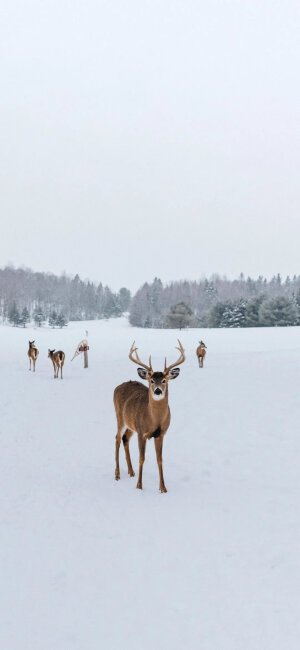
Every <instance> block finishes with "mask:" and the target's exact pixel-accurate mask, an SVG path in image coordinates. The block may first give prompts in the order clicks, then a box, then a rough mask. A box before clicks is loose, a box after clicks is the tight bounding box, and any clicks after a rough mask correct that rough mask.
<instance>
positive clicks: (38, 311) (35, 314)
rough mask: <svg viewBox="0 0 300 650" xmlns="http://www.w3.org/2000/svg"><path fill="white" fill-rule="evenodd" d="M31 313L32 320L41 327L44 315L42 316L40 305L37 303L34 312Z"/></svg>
mask: <svg viewBox="0 0 300 650" xmlns="http://www.w3.org/2000/svg"><path fill="white" fill-rule="evenodd" d="M32 315H33V320H34V322H35V324H36V325H37V326H38V327H41V326H42V324H43V322H44V321H45V316H44V313H43V310H42V307H41V305H37V306H36V307H35V309H34V312H33V314H32Z"/></svg>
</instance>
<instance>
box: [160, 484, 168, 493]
mask: <svg viewBox="0 0 300 650" xmlns="http://www.w3.org/2000/svg"><path fill="white" fill-rule="evenodd" d="M159 489H160V491H161V492H168V490H167V488H166V487H165V485H163V486H160V488H159Z"/></svg>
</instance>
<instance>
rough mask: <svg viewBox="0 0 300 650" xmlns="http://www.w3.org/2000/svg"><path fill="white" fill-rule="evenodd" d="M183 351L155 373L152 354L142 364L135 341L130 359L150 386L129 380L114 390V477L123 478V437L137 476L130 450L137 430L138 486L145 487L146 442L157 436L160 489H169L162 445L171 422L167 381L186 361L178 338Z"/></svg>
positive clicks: (156, 446) (130, 468)
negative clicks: (115, 427) (121, 447)
mask: <svg viewBox="0 0 300 650" xmlns="http://www.w3.org/2000/svg"><path fill="white" fill-rule="evenodd" d="M178 344H179V347H178V348H176V349H177V350H179V352H180V356H179V359H178V360H177V361H176V362H175V363H172V364H171V365H170V366H167V360H166V359H165V367H164V371H163V372H154V371H153V369H152V365H151V356H150V357H149V365H146V364H145V363H142V361H141V360H140V358H139V356H138V353H137V348H136V347H135V341H134V342H133V344H132V346H131V349H130V352H129V359H130V360H131V361H133V363H136V364H137V365H138V366H141V367H139V368H138V369H137V373H138V375H139V377H141V379H145V380H146V381H148V388H147V387H146V386H145V385H144V384H141V382H139V381H126V382H124V383H123V384H120V386H117V388H116V389H115V392H114V405H115V410H116V416H117V425H118V431H117V435H116V470H115V478H116V480H118V479H119V478H120V466H119V450H120V444H121V438H122V440H123V445H124V450H125V456H126V461H127V467H128V474H129V475H130V476H134V475H135V474H134V471H133V468H132V464H131V458H130V453H129V441H130V438H131V436H132V435H133V433H134V432H135V431H136V432H137V435H138V445H139V453H140V459H139V476H138V482H137V486H136V487H137V488H139V489H140V490H142V487H143V485H142V475H143V465H144V461H145V450H146V442H147V440H149V439H150V438H154V444H155V451H156V458H157V464H158V471H159V489H160V491H161V492H167V488H166V486H165V482H164V476H163V461H162V448H163V439H164V436H165V434H166V433H167V430H168V428H169V425H170V419H171V415H170V408H169V404H168V383H169V381H170V379H176V377H178V375H179V373H180V368H177V367H175V366H179V364H181V363H183V362H184V361H185V354H184V349H183V347H182V344H181V342H180V341H179V339H178Z"/></svg>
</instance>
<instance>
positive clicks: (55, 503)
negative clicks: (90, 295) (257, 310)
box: [0, 319, 300, 650]
mask: <svg viewBox="0 0 300 650" xmlns="http://www.w3.org/2000/svg"><path fill="white" fill-rule="evenodd" d="M86 328H87V329H88V330H89V343H90V356H89V362H90V367H89V369H88V370H84V369H83V359H82V358H77V359H75V360H74V361H73V362H72V363H70V358H71V356H72V354H73V352H74V350H75V348H76V345H77V343H78V341H79V340H80V339H81V338H83V337H84V336H85V329H86ZM177 336H178V332H177V331H173V330H171V331H170V330H169V331H153V330H141V329H133V328H130V327H129V326H128V325H127V323H126V321H125V320H122V319H118V320H113V321H110V322H92V323H87V324H83V323H71V324H70V325H69V326H68V327H67V328H66V329H65V330H63V331H61V330H50V329H41V330H37V329H35V330H32V329H29V328H28V329H26V330H24V329H15V328H12V327H5V326H3V327H1V328H0V341H1V371H0V401H1V420H0V446H1V453H0V463H1V468H0V497H1V511H0V536H1V547H0V553H1V556H0V571H1V583H0V592H1V614H0V637H1V649H2V648H3V650H99V648H103V649H105V650H117V649H118V650H119V649H120V650H127V649H130V650H177V649H178V650H182V649H185V650H194V649H195V650H196V649H197V650H198V649H200V650H298V649H299V647H300V616H299V587H300V569H299V548H300V535H299V533H300V522H299V496H300V471H299V465H300V432H299V419H300V418H299V416H300V400H299V374H300V372H299V368H300V328H282V329H281V328H278V329H251V330H244V329H241V330H202V331H197V330H190V331H188V332H184V331H183V332H181V333H180V338H181V340H182V343H183V345H184V347H185V349H186V352H187V361H186V363H185V364H184V365H182V366H181V373H180V376H179V378H178V379H176V381H173V382H172V383H171V384H170V405H171V412H172V421H171V426H170V429H169V431H168V433H167V436H166V438H165V445H164V472H165V482H166V486H167V488H168V493H167V494H160V493H159V491H158V472H157V466H156V461H155V455H154V450H153V442H152V441H151V442H149V443H148V449H147V454H146V462H145V466H144V490H143V491H142V492H141V491H139V490H136V488H135V485H136V478H129V477H128V475H127V471H126V464H125V457H124V452H123V449H121V481H119V482H116V481H115V480H114V445H115V433H116V425H115V415H114V410H113V404H112V393H113V388H114V386H115V385H117V384H118V383H121V382H122V381H124V380H127V379H130V378H131V379H137V373H136V366H134V364H133V363H131V362H130V361H129V359H128V351H129V347H130V345H131V343H132V340H133V339H136V341H137V344H138V346H139V353H140V356H141V357H142V358H148V356H149V353H150V352H151V353H152V358H153V362H154V363H153V366H155V369H156V370H160V369H162V364H163V357H164V355H165V354H167V358H168V360H170V361H171V360H175V358H176V355H177V351H175V349H174V347H175V345H176V338H177ZM29 338H32V339H33V338H35V339H36V344H37V346H38V348H39V349H40V356H39V358H38V362H37V372H36V373H35V374H33V373H32V372H31V373H30V372H28V360H27V342H28V339H29ZM200 338H203V339H204V340H205V342H206V344H207V347H208V353H207V357H206V361H205V367H204V368H203V369H202V370H201V369H199V368H198V365H197V361H196V356H195V347H196V345H197V342H198V340H199V339H200ZM48 347H50V348H54V347H56V348H57V349H58V348H61V349H63V350H64V351H65V352H66V364H65V378H64V380H63V381H61V380H60V379H58V380H55V381H54V379H53V371H52V364H51V362H50V360H49V359H48V358H47V349H48ZM131 450H132V458H133V465H134V467H135V469H137V464H138V462H137V440H136V437H134V438H133V439H132V441H131Z"/></svg>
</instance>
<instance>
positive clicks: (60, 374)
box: [60, 364, 63, 379]
mask: <svg viewBox="0 0 300 650" xmlns="http://www.w3.org/2000/svg"><path fill="white" fill-rule="evenodd" d="M62 369H63V367H62V364H61V365H60V378H61V379H62V378H63V376H62Z"/></svg>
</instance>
